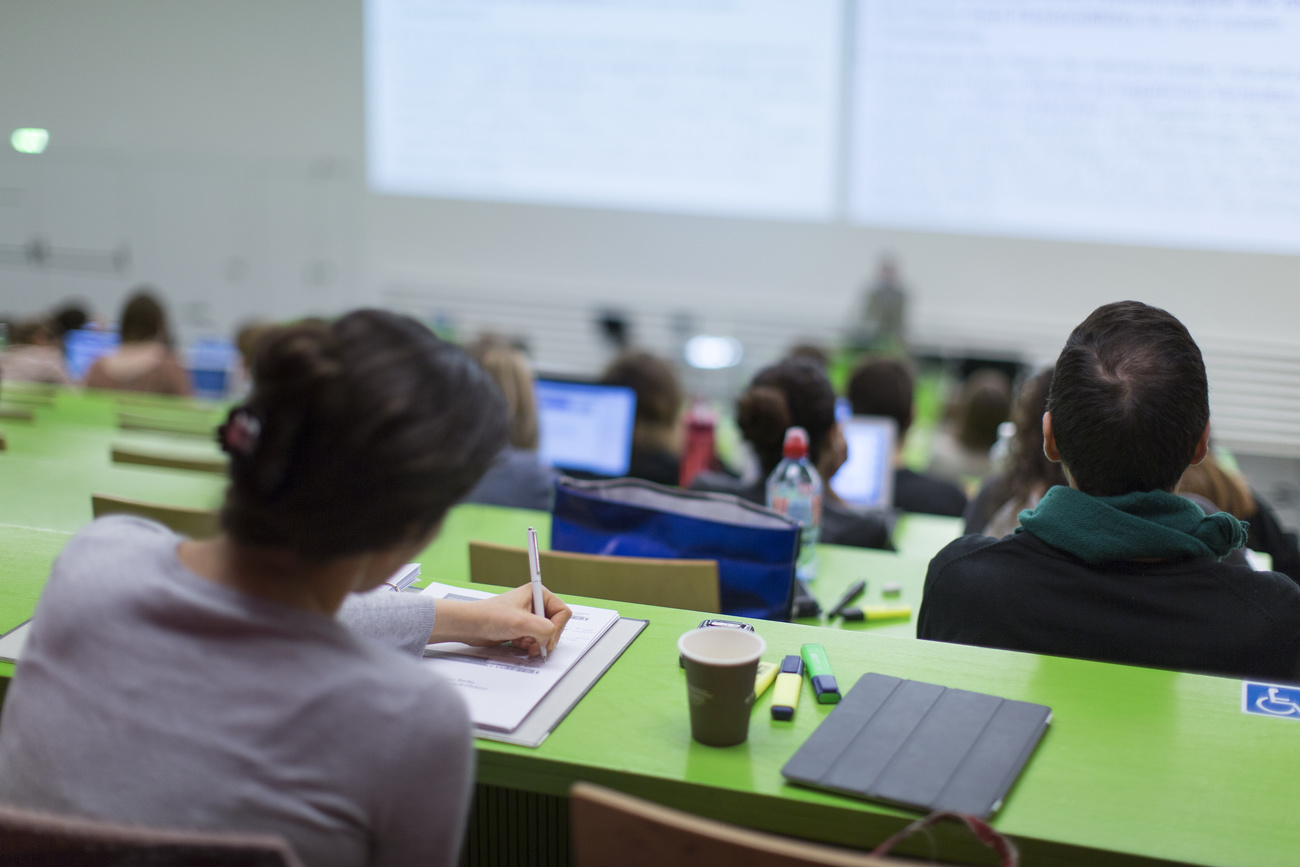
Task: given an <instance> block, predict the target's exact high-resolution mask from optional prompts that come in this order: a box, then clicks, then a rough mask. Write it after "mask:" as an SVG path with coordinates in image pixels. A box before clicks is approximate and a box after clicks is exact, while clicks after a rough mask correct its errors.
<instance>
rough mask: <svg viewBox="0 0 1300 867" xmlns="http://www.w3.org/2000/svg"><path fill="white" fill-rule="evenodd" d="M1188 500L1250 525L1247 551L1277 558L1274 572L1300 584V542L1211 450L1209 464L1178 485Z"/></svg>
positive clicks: (1185, 475)
mask: <svg viewBox="0 0 1300 867" xmlns="http://www.w3.org/2000/svg"><path fill="white" fill-rule="evenodd" d="M1178 492H1179V493H1180V494H1183V495H1184V496H1187V495H1192V496H1200V497H1204V498H1205V499H1206V500H1208V501H1209V502H1210V503H1212V504H1213V505H1214V506H1215V507H1216V508H1217V509H1218V510H1220V511H1224V512H1227V513H1228V514H1230V515H1232V516H1233V517H1234V518H1236V519H1238V520H1239V521H1244V522H1246V523H1247V524H1248V526H1247V528H1246V547H1247V548H1249V549H1251V550H1252V551H1259V552H1261V553H1263V554H1268V555H1269V556H1270V557H1272V558H1273V566H1272V569H1273V571H1274V572H1281V573H1282V574H1283V575H1286V576H1287V577H1288V578H1290V579H1291V580H1292V581H1295V582H1297V583H1300V541H1298V540H1297V537H1296V534H1295V533H1289V532H1287V531H1286V530H1284V529H1282V525H1281V524H1280V523H1279V522H1278V519H1277V515H1276V514H1275V513H1274V512H1273V508H1272V506H1270V505H1269V504H1268V503H1267V502H1265V501H1264V500H1263V498H1261V497H1260V495H1259V494H1258V493H1257V492H1255V491H1252V490H1251V489H1250V486H1249V484H1248V483H1247V481H1246V479H1245V478H1244V477H1243V476H1242V475H1241V474H1240V473H1238V472H1236V471H1234V470H1231V469H1228V468H1227V467H1225V466H1224V465H1223V464H1222V463H1221V462H1220V461H1219V459H1218V458H1216V457H1215V456H1214V452H1213V450H1211V451H1210V452H1209V453H1208V454H1206V456H1205V460H1203V461H1201V463H1199V464H1197V465H1196V466H1192V467H1188V468H1187V472H1185V473H1183V479H1182V481H1181V482H1179V484H1178Z"/></svg>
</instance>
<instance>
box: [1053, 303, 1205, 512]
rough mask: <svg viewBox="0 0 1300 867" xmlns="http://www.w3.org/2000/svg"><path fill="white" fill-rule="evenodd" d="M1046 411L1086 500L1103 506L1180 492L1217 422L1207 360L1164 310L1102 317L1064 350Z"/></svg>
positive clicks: (1106, 309) (1117, 309) (1095, 315)
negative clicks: (1105, 500) (1144, 494)
mask: <svg viewBox="0 0 1300 867" xmlns="http://www.w3.org/2000/svg"><path fill="white" fill-rule="evenodd" d="M1047 409H1048V412H1050V413H1051V414H1052V432H1053V434H1054V435H1055V438H1056V447H1057V450H1058V451H1059V452H1060V455H1061V462H1062V463H1064V464H1065V467H1066V469H1067V470H1068V471H1069V473H1070V475H1071V476H1072V477H1073V478H1074V482H1075V484H1076V485H1078V487H1079V490H1081V491H1083V492H1084V493H1087V494H1092V495H1093V496H1097V497H1113V496H1119V495H1120V494H1127V493H1132V492H1136V491H1157V490H1159V491H1172V490H1174V488H1175V487H1176V486H1177V485H1178V480H1179V479H1180V478H1181V477H1182V475H1183V472H1184V471H1185V470H1186V469H1187V467H1188V466H1189V465H1190V464H1191V462H1192V459H1193V458H1194V457H1195V455H1196V446H1197V443H1198V442H1199V440H1200V437H1201V433H1202V432H1203V431H1204V430H1205V425H1206V424H1207V423H1208V422H1209V420H1210V398H1209V387H1208V385H1207V382H1206V377H1205V362H1204V360H1203V359H1202V358H1201V350H1200V348H1199V347H1198V346H1197V345H1196V341H1195V340H1193V339H1192V335H1191V334H1189V333H1188V331H1187V329H1186V328H1185V327H1184V326H1183V324H1182V323H1181V322H1179V321H1178V320H1177V319H1175V318H1174V317H1173V316H1172V315H1171V314H1169V313H1168V312H1166V311H1164V310H1161V309H1159V308H1157V307H1150V306H1148V305H1146V304H1142V303H1140V302H1137V301H1120V302H1117V303H1114V304H1107V305H1105V306H1103V307H1098V308H1097V309H1096V310H1094V311H1093V312H1092V315H1090V316H1089V317H1088V318H1087V319H1085V320H1084V321H1083V322H1082V323H1081V324H1080V325H1079V326H1078V327H1077V328H1075V329H1074V331H1073V332H1072V333H1071V334H1070V337H1069V339H1068V340H1066V342H1065V348H1064V349H1062V350H1061V355H1060V357H1059V358H1058V359H1057V361H1056V368H1055V372H1054V373H1053V375H1052V388H1051V395H1050V396H1049V397H1048V401H1047Z"/></svg>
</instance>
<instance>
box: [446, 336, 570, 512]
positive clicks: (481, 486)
mask: <svg viewBox="0 0 1300 867" xmlns="http://www.w3.org/2000/svg"><path fill="white" fill-rule="evenodd" d="M469 354H470V357H471V358H473V359H474V360H475V361H477V362H478V364H479V366H480V367H482V368H483V370H484V371H486V372H487V374H488V376H490V377H492V380H493V381H494V382H496V384H497V388H499V389H501V394H502V395H503V396H504V397H505V399H506V416H507V418H508V420H509V430H510V441H509V442H508V443H506V447H505V448H503V449H502V450H501V453H500V454H498V455H497V457H496V460H495V461H493V462H492V466H490V467H488V471H487V472H486V473H484V474H483V478H481V479H479V481H478V484H476V485H475V486H474V489H473V490H472V491H470V492H469V493H468V494H467V495H466V496H465V500H464V502H466V503H486V504H487V505H490V506H509V507H511V508H515V509H538V510H541V511H546V510H549V509H550V508H551V500H552V498H553V496H554V493H555V491H554V489H555V478H556V472H555V471H554V470H552V469H551V468H550V467H544V466H542V465H541V463H540V462H539V461H538V459H537V445H538V439H539V431H538V426H537V397H536V395H535V393H534V391H533V372H532V370H531V369H530V368H529V366H528V360H527V359H526V358H524V354H523V353H522V352H520V351H519V350H518V349H516V348H515V347H514V346H512V345H510V343H508V342H507V341H505V340H504V339H502V338H500V337H496V336H494V335H485V336H483V337H482V338H480V339H479V340H478V341H476V342H475V343H474V344H473V345H471V346H470V347H469Z"/></svg>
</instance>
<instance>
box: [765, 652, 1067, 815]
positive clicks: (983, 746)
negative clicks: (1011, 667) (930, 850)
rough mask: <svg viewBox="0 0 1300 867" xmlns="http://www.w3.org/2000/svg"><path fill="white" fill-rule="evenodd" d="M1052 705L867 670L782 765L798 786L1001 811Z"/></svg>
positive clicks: (911, 805)
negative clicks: (904, 678) (1016, 699)
mask: <svg viewBox="0 0 1300 867" xmlns="http://www.w3.org/2000/svg"><path fill="white" fill-rule="evenodd" d="M1051 719H1052V709H1051V708H1049V707H1047V706H1046V705H1041V704H1031V703H1029V702H1025V701H1011V700H1010V699H1005V698H999V697H998V696H995V695H986V694H984V693H981V692H970V691H969V690H964V689H951V688H949V687H945V686H939V685H938V684H934V683H923V682H921V681H917V680H902V679H900V678H897V677H890V676H888V675H884V674H874V673H871V674H864V675H862V677H861V678H859V679H858V682H857V683H856V684H854V686H853V689H851V690H849V693H848V695H846V696H845V697H844V699H843V700H842V701H841V702H840V703H839V704H838V705H836V706H835V709H834V710H833V711H831V712H830V714H829V715H828V716H827V717H826V719H824V720H822V723H821V725H820V726H818V727H817V730H816V731H814V732H813V733H812V734H811V735H810V736H809V737H808V740H806V741H804V743H803V746H801V747H800V748H799V750H798V751H797V752H796V753H795V754H794V756H792V757H791V759H790V761H788V762H786V764H785V767H783V768H781V774H782V776H784V777H785V778H786V779H787V780H789V781H790V782H792V783H798V784H800V785H804V786H811V787H813V788H817V789H827V790H830V791H832V792H839V793H841V794H845V795H851V796H853V797H857V798H863V799H866V800H871V801H882V802H884V803H886V804H892V805H894V806H899V807H906V808H908V809H912V810H921V811H923V812H930V811H933V810H951V811H954V812H958V813H970V814H972V815H975V816H979V817H981V818H988V817H989V816H991V815H992V814H993V813H995V812H997V810H998V809H999V808H1001V806H1002V802H1003V800H1004V799H1005V798H1006V795H1007V792H1008V791H1009V790H1010V788H1011V785H1012V783H1014V782H1015V781H1016V777H1018V776H1019V775H1020V771H1021V769H1022V768H1024V766H1025V763H1026V762H1027V761H1029V757H1030V755H1031V754H1032V753H1033V751H1034V748H1035V747H1036V746H1037V745H1038V742H1039V740H1041V739H1042V737H1043V733H1044V732H1045V731H1046V730H1047V724H1048V723H1049V722H1051Z"/></svg>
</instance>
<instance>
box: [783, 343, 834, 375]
mask: <svg viewBox="0 0 1300 867" xmlns="http://www.w3.org/2000/svg"><path fill="white" fill-rule="evenodd" d="M785 357H786V358H787V359H789V360H796V361H797V360H799V359H803V360H804V361H811V362H812V363H813V364H815V365H817V366H818V367H820V368H821V369H822V370H826V369H828V368H829V367H830V366H831V354H830V352H829V351H827V349H826V347H825V346H822V345H821V344H820V343H813V342H812V341H810V340H805V341H801V342H799V343H796V344H795V345H794V346H791V347H790V349H789V350H788V351H787V352H786V354H785Z"/></svg>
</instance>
